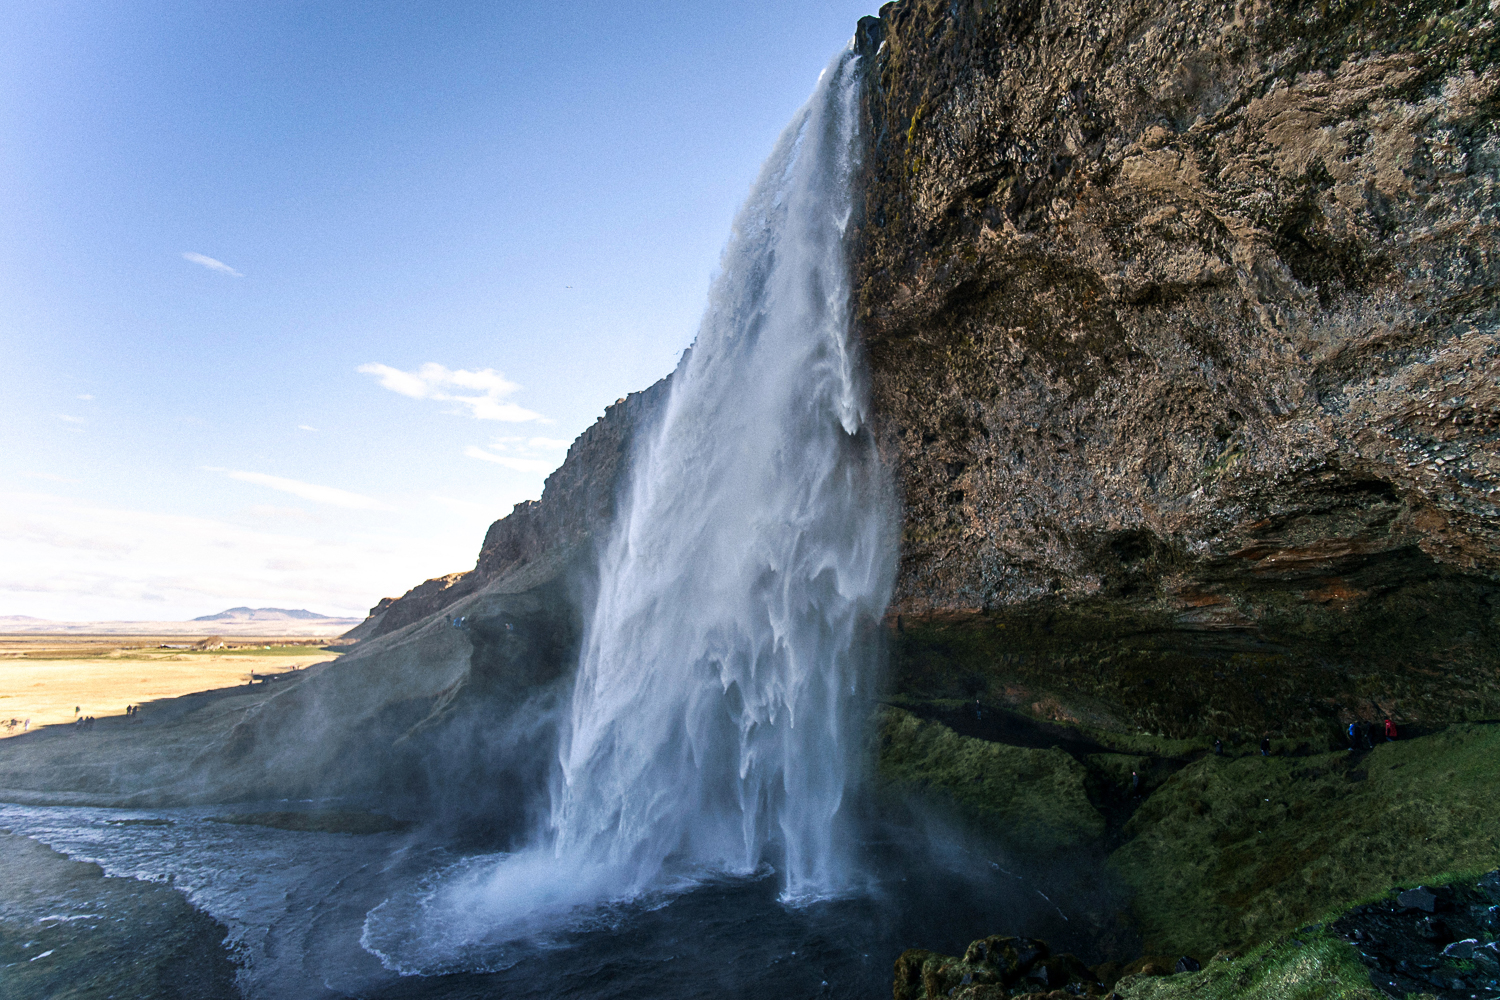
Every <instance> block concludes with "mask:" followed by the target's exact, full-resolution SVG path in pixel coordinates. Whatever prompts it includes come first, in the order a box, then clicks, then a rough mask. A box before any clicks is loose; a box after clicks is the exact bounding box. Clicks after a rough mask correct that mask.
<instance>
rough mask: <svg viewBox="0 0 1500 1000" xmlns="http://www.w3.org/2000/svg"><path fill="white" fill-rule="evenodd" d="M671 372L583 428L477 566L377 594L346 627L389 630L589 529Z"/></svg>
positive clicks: (611, 495) (609, 510) (614, 489)
mask: <svg viewBox="0 0 1500 1000" xmlns="http://www.w3.org/2000/svg"><path fill="white" fill-rule="evenodd" d="M670 381H671V379H670V376H669V377H668V378H664V379H662V380H661V381H659V382H657V383H656V384H655V385H652V386H651V387H650V388H648V389H644V390H642V391H640V392H633V393H631V394H630V395H628V396H626V397H625V398H624V399H621V400H618V401H616V402H615V404H614V405H613V406H609V407H606V408H605V410H604V416H602V417H600V418H599V419H598V420H596V421H595V422H594V424H593V426H592V427H590V428H589V429H588V430H586V431H584V432H583V433H582V434H580V435H579V436H578V437H577V438H576V439H575V440H574V441H573V443H572V445H570V446H569V447H568V454H567V457H566V458H564V459H563V463H562V465H560V466H559V467H558V468H557V471H556V472H554V473H552V475H550V476H548V477H547V481H546V484H545V485H544V486H543V489H542V498H541V499H540V500H527V501H525V502H524V503H518V504H516V505H515V508H514V509H513V510H512V511H511V512H510V514H508V515H506V516H505V517H502V518H501V519H500V520H498V521H496V522H495V523H494V524H492V525H490V529H489V531H488V532H486V533H485V536H484V544H483V545H481V546H480V548H479V559H478V560H477V561H476V562H475V564H474V568H473V569H471V570H469V571H467V572H464V573H449V574H447V575H446V576H439V577H433V578H432V579H431V580H426V581H423V582H422V583H420V584H418V585H417V586H415V587H413V588H412V589H411V590H408V591H407V592H406V593H405V594H403V595H401V596H400V597H395V598H393V597H386V598H382V599H381V601H380V603H379V604H377V605H375V607H373V608H371V609H370V617H369V618H368V619H366V620H365V621H364V622H363V623H361V624H360V625H359V626H358V627H357V628H355V629H354V630H353V631H351V632H349V633H347V634H346V635H345V637H344V638H345V639H346V640H364V639H371V638H374V637H376V636H381V635H385V634H387V633H389V632H394V631H395V630H397V629H399V628H403V627H404V626H407V625H410V624H412V623H414V622H417V621H420V620H421V619H423V618H426V617H427V616H428V615H431V614H435V613H437V612H439V611H442V610H443V609H444V608H447V607H450V606H452V605H454V604H455V603H457V602H458V601H460V600H462V599H463V598H465V597H469V596H470V595H472V594H476V593H478V592H479V591H480V590H482V589H483V588H484V587H485V585H486V584H488V583H490V582H492V581H494V580H497V579H499V578H500V577H501V576H504V575H505V574H506V573H509V572H511V571H512V570H516V569H519V568H520V567H522V566H524V565H526V564H528V563H530V562H533V561H535V560H537V559H539V558H541V557H542V556H543V555H544V554H545V553H548V552H555V551H558V550H561V549H565V548H567V547H569V546H572V545H575V544H577V543H578V542H581V541H583V540H584V539H586V538H588V537H590V536H591V535H592V534H593V533H595V532H596V531H598V530H599V529H600V528H602V527H603V526H605V525H607V524H608V523H609V522H610V519H611V518H612V517H613V516H614V511H615V501H616V499H617V498H618V495H619V488H620V477H621V475H623V474H624V473H625V471H626V457H627V456H628V455H629V452H630V442H631V441H632V440H633V436H634V435H635V434H636V433H637V432H638V431H639V430H640V428H642V427H643V426H644V425H645V424H646V423H648V422H649V421H650V420H651V419H652V417H653V416H654V415H655V414H656V412H657V409H658V407H659V406H660V405H661V402H662V400H663V399H665V397H666V392H667V385H668V383H669V382H670Z"/></svg>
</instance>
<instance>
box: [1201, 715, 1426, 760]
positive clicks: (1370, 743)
mask: <svg viewBox="0 0 1500 1000" xmlns="http://www.w3.org/2000/svg"><path fill="white" fill-rule="evenodd" d="M1347 734H1348V737H1349V749H1350V750H1358V749H1359V748H1360V745H1361V742H1363V745H1364V748H1365V749H1366V750H1370V749H1374V746H1375V744H1376V742H1378V741H1379V740H1380V738H1381V737H1382V736H1384V737H1385V742H1387V743H1394V742H1396V735H1397V734H1396V724H1395V723H1394V722H1392V721H1391V720H1390V719H1386V720H1385V721H1384V722H1383V723H1380V722H1372V723H1370V725H1369V726H1368V727H1365V726H1361V725H1360V724H1359V723H1358V722H1351V723H1349V729H1348V730H1347ZM1260 755H1261V756H1262V757H1269V756H1271V737H1269V736H1266V737H1264V738H1263V739H1262V740H1261V741H1260ZM1214 756H1216V757H1222V756H1224V741H1223V740H1214Z"/></svg>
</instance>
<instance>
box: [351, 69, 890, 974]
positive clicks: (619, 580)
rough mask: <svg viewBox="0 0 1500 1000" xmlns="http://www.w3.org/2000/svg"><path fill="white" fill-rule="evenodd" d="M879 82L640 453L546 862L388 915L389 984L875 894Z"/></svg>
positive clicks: (750, 215)
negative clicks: (639, 908)
mask: <svg viewBox="0 0 1500 1000" xmlns="http://www.w3.org/2000/svg"><path fill="white" fill-rule="evenodd" d="M858 63H859V58H858V57H857V56H856V55H854V54H853V52H852V50H846V51H845V52H843V53H842V54H840V55H839V56H838V57H837V58H836V59H835V60H834V61H833V62H832V63H831V64H830V65H829V67H828V68H827V69H825V70H824V72H823V74H822V76H821V77H820V78H819V81H818V85H817V88H816V89H815V91H814V93H813V95H812V97H811V98H810V99H809V101H808V103H807V104H806V105H805V106H804V107H803V108H802V109H801V110H800V111H799V112H798V113H797V115H796V117H795V118H794V119H793V120H792V122H791V123H790V124H789V125H788V126H787V128H786V130H785V131H784V132H783V133H782V135H781V137H780V139H779V140H778V142H777V144H776V147H775V149H774V151H773V152H772V154H771V156H770V157H769V159H768V160H767V161H766V163H765V165H764V166H763V167H762V169H761V173H760V176H759V179H758V180H757V181H756V183H755V186H754V188H753V189H752V191H751V194H750V197H749V199H748V201H747V202H746V203H745V205H744V206H743V208H742V209H741V211H740V213H739V215H738V217H737V219H736V222H735V226H734V231H733V234H732V236H731V238H730V240H729V243H728V244H727V246H726V248H725V250H724V254H723V258H722V262H721V270H720V274H719V275H718V277H717V278H716V279H715V281H714V283H713V286H712V290H711V292H710V297H709V304H708V309H707V312H706V315H705V317H704V320H703V322H702V325H701V327H700V329H699V331H698V335H697V338H696V340H695V342H694V345H693V347H692V348H691V349H690V350H689V351H688V352H687V353H686V354H685V355H684V357H683V360H682V362H681V363H680V364H679V366H678V368H677V371H676V372H675V373H674V375H673V378H672V382H671V386H670V394H669V397H668V399H667V400H666V401H665V403H664V410H663V412H662V413H661V414H660V417H659V419H658V420H657V422H656V423H655V424H654V425H653V426H652V427H651V428H650V429H649V430H648V431H647V432H645V434H644V435H643V436H642V438H641V439H640V440H638V441H637V442H636V443H635V446H634V452H633V454H632V457H631V462H632V464H631V468H630V473H629V478H628V482H627V488H626V490H625V492H624V493H623V495H622V497H621V508H620V512H619V516H618V517H617V520H616V523H615V525H614V527H613V529H612V533H611V535H610V537H609V538H608V539H606V540H605V541H604V542H603V544H602V546H601V551H600V579H599V592H598V597H597V601H596V603H595V605H594V608H593V611H592V617H591V619H590V621H589V623H588V625H587V628H586V631H585V636H584V644H583V652H582V655H581V660H580V663H579V669H578V674H577V677H576V681H575V685H574V690H573V695H572V703H571V706H570V709H569V711H568V714H567V718H566V720H565V721H564V724H563V726H562V736H561V738H560V745H559V753H558V767H557V773H556V779H555V781H554V783H553V787H552V789H551V794H552V805H551V809H550V815H549V816H548V817H547V821H546V825H545V829H544V830H542V831H539V834H538V838H537V840H538V843H537V845H536V846H535V847H534V848H532V849H531V850H528V851H523V852H520V853H518V854H514V855H509V856H506V857H504V858H502V859H500V860H499V861H498V862H494V863H490V864H478V863H473V864H467V865H465V866H461V867H460V869H459V870H457V871H455V872H454V873H451V874H450V875H449V876H448V877H447V878H446V879H445V880H444V881H443V882H442V884H441V885H438V886H435V887H431V888H430V889H429V890H428V891H427V893H426V894H425V895H423V896H422V897H421V898H420V899H419V900H416V901H415V903H416V906H417V908H418V910H419V911H420V912H419V913H418V914H416V921H417V923H419V924H421V925H422V927H421V928H420V929H415V930H414V929H411V928H402V927H398V926H397V925H398V924H399V923H400V921H398V920H395V919H390V918H392V917H393V914H392V913H390V912H389V911H388V908H389V907H390V906H392V905H394V902H391V903H388V904H386V906H385V907H382V908H381V909H380V910H377V911H374V912H372V914H371V919H370V920H368V921H367V924H366V932H365V945H366V947H367V948H369V949H370V950H371V951H373V952H375V953H376V954H377V955H379V956H380V957H381V959H382V961H384V962H385V963H386V964H387V966H388V967H392V968H400V969H402V970H403V971H410V970H415V969H423V968H425V969H431V968H433V967H434V966H435V965H436V966H440V967H455V966H457V965H464V964H465V963H467V964H469V965H470V967H472V966H473V963H474V962H475V961H476V960H477V955H478V950H482V948H480V943H481V942H483V941H485V940H489V941H491V942H495V941H499V940H502V939H504V938H505V937H506V935H508V934H509V935H514V934H515V933H520V932H521V931H522V930H523V928H524V929H525V932H526V933H536V932H537V928H538V927H539V926H541V924H544V923H546V920H547V919H548V918H547V915H549V914H550V915H552V916H553V917H555V918H557V919H558V920H562V919H563V918H564V917H565V916H566V915H567V914H574V915H576V914H577V913H578V912H580V911H581V910H584V909H587V908H589V907H597V905H598V904H601V903H607V902H610V901H621V900H629V899H636V898H639V897H640V896H641V895H642V894H649V893H651V892H656V891H662V890H665V889H669V888H670V887H672V886H674V885H677V886H681V885H686V884H691V883H693V882H694V881H696V880H698V879H701V878H703V877H712V876H714V875H718V874H725V873H727V874H749V873H753V872H757V871H761V870H767V869H774V870H775V872H776V873H777V877H779V878H780V879H781V883H782V890H783V898H784V899H785V900H788V901H793V902H795V901H801V900H808V899H813V898H818V897H823V896H827V895H831V894H838V893H840V892H843V891H846V890H848V889H849V888H850V887H851V886H852V885H853V884H854V883H855V881H856V879H857V872H856V867H857V866H856V865H855V864H854V863H853V861H852V859H851V857H850V854H849V848H850V846H851V843H850V841H851V839H852V838H851V833H850V831H849V830H848V829H846V823H847V820H846V816H845V813H846V812H847V810H844V809H843V808H842V807H843V805H844V796H845V791H846V789H847V788H848V787H849V786H850V783H851V781H852V780H853V779H854V778H855V777H856V769H857V766H858V760H857V757H858V753H859V749H860V742H861V735H862V734H861V732H860V727H859V725H858V721H857V719H856V718H855V715H856V711H857V705H858V703H857V701H856V699H857V697H858V695H859V692H860V689H861V685H862V684H864V683H867V682H868V681H869V680H870V678H869V676H868V674H869V656H868V649H867V648H866V647H867V645H868V637H869V635H870V633H871V631H872V630H873V627H874V626H875V624H876V623H877V622H878V620H879V616H880V615H881V613H882V612H883V610H884V607H885V604H886V601H887V599H888V597H889V594H890V588H891V583H892V579H893V576H894V553H895V549H896V545H895V537H894V523H895V522H894V505H893V503H892V496H891V488H890V484H889V479H888V476H887V474H886V472H885V471H884V469H883V467H882V465H881V463H880V461H879V457H878V455H877V453H876V449H875V444H874V441H873V438H872V435H871V434H870V432H869V430H868V429H867V428H866V427H865V392H864V388H863V384H862V376H861V366H860V363H859V358H858V356H857V351H856V350H855V347H854V345H853V344H852V343H851V341H850V337H849V307H850V288H849V280H848V274H847V255H848V249H847V246H846V245H845V242H844V235H845V230H846V227H847V225H848V223H849V220H850V216H851V191H850V187H851V174H852V171H853V169H854V167H855V165H856V164H855V158H856V157H857V155H858V154H857V149H858V147H857V143H856V132H857V122H858V97H859V72H858ZM382 911H386V912H384V914H382ZM476 949H478V950H476ZM434 950H436V952H441V953H442V956H441V957H439V956H438V955H435V954H434ZM419 953H420V954H419ZM466 954H467V958H465V957H464V956H465V955H466Z"/></svg>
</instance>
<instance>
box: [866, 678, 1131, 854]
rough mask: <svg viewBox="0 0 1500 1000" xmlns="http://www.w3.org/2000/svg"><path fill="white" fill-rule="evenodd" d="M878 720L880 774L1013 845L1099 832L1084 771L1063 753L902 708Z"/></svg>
mask: <svg viewBox="0 0 1500 1000" xmlns="http://www.w3.org/2000/svg"><path fill="white" fill-rule="evenodd" d="M877 723H878V739H879V742H880V756H879V773H880V776H881V777H882V778H884V779H885V780H887V781H890V782H893V783H895V784H896V785H898V786H900V787H905V788H911V789H914V790H921V791H925V792H928V793H936V794H937V795H938V796H939V797H941V798H946V799H947V800H949V801H950V802H951V803H952V804H954V805H955V806H956V807H957V808H958V810H959V811H960V812H962V813H963V814H965V815H966V816H967V817H969V818H970V819H971V820H973V821H974V822H975V823H976V824H977V825H979V826H980V827H982V828H983V829H985V830H986V831H987V832H989V833H991V834H994V835H995V836H997V837H998V838H999V839H1000V840H1002V841H1003V842H1005V843H1006V844H1008V845H1010V846H1012V847H1014V848H1017V849H1022V850H1031V851H1052V850H1057V849H1061V848H1068V847H1077V846H1081V845H1083V844H1086V843H1088V842H1090V841H1092V840H1096V839H1098V838H1099V837H1101V836H1102V835H1103V833H1104V818H1103V817H1102V816H1100V815H1099V813H1098V812H1097V811H1096V810H1095V809H1094V807H1093V806H1092V805H1091V804H1090V803H1089V799H1088V794H1087V792H1086V791H1085V788H1086V782H1087V780H1088V771H1087V769H1086V768H1084V766H1083V765H1082V764H1079V763H1078V762H1077V761H1076V760H1074V759H1073V758H1072V757H1071V756H1069V755H1068V754H1067V753H1065V752H1063V751H1062V750H1033V749H1028V748H1024V747H1013V746H1008V745H1006V744H1003V743H991V742H988V741H986V740H979V739H973V738H971V737H968V736H960V735H959V734H958V733H955V732H954V731H953V730H951V729H949V728H948V727H947V726H945V725H943V724H941V723H938V722H928V721H924V720H922V719H919V718H917V717H916V716H914V715H912V714H911V713H910V712H906V711H904V710H902V709H900V708H892V707H887V708H883V709H881V710H880V713H879V715H878V717H877Z"/></svg>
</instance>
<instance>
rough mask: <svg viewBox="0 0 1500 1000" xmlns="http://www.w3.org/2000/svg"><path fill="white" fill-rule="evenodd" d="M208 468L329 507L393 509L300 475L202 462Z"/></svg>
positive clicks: (206, 469) (204, 467) (207, 470)
mask: <svg viewBox="0 0 1500 1000" xmlns="http://www.w3.org/2000/svg"><path fill="white" fill-rule="evenodd" d="M203 469H204V471H206V472H220V473H223V474H224V475H226V476H228V477H229V478H230V479H237V480H239V481H240V482H242V483H254V484H255V485H256V486H265V487H267V488H269V489H273V490H280V491H281V492H282V493H290V494H291V495H292V496H294V497H301V498H302V499H304V500H311V501H312V502H313V503H321V504H327V505H328V506H330V507H343V508H345V509H346V510H394V509H395V508H393V507H391V506H390V505H388V504H384V503H381V502H380V501H379V500H376V499H375V498H373V497H367V496H365V495H363V494H361V493H351V492H349V491H348V490H341V489H338V488H336V487H333V486H319V485H318V484H316V483H304V482H302V481H300V480H297V479H286V478H284V477H282V476H272V475H268V474H267V473H264V472H245V471H243V470H241V469H224V468H220V467H218V466H214V465H205V466H203Z"/></svg>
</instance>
